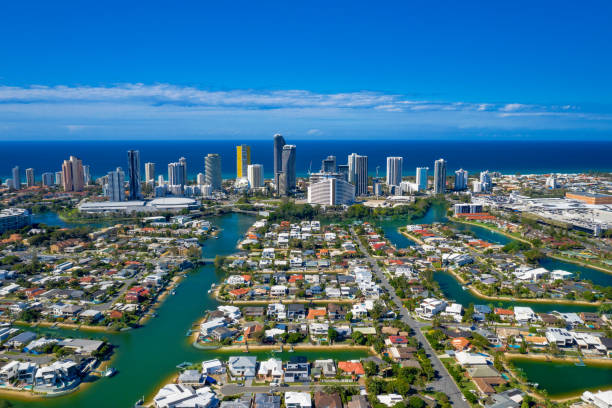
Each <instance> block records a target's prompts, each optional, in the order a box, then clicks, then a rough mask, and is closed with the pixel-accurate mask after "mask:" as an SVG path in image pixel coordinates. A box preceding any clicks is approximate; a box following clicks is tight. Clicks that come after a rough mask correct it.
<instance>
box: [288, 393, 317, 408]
mask: <svg viewBox="0 0 612 408" xmlns="http://www.w3.org/2000/svg"><path fill="white" fill-rule="evenodd" d="M285 407H287V408H312V400H311V398H310V393H309V392H293V391H287V392H286V393H285Z"/></svg>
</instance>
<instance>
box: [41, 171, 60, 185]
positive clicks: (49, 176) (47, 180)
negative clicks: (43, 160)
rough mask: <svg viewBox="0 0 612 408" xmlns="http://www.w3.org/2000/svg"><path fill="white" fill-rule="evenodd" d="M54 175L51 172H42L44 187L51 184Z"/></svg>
mask: <svg viewBox="0 0 612 408" xmlns="http://www.w3.org/2000/svg"><path fill="white" fill-rule="evenodd" d="M60 174H61V173H60ZM54 177H55V175H54V174H53V173H43V174H42V185H43V186H45V187H51V186H53V181H54Z"/></svg>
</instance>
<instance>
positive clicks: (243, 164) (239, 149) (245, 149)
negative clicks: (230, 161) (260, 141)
mask: <svg viewBox="0 0 612 408" xmlns="http://www.w3.org/2000/svg"><path fill="white" fill-rule="evenodd" d="M249 164H251V146H247V145H239V146H236V178H243V177H246V176H247V168H248V167H249Z"/></svg>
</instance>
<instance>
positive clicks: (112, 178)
mask: <svg viewBox="0 0 612 408" xmlns="http://www.w3.org/2000/svg"><path fill="white" fill-rule="evenodd" d="M106 177H107V181H106V186H105V191H104V193H105V195H106V196H107V197H108V201H125V174H124V173H123V170H122V169H121V167H117V170H115V171H109V172H108V175H107V176H106Z"/></svg>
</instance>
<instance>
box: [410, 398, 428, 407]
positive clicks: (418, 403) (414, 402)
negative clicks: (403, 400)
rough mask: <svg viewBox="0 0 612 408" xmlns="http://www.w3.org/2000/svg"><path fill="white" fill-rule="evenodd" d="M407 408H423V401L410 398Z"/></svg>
mask: <svg viewBox="0 0 612 408" xmlns="http://www.w3.org/2000/svg"><path fill="white" fill-rule="evenodd" d="M408 406H409V407H410V408H423V407H424V406H425V401H423V400H422V399H421V398H419V397H416V396H415V397H410V399H409V400H408Z"/></svg>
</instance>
